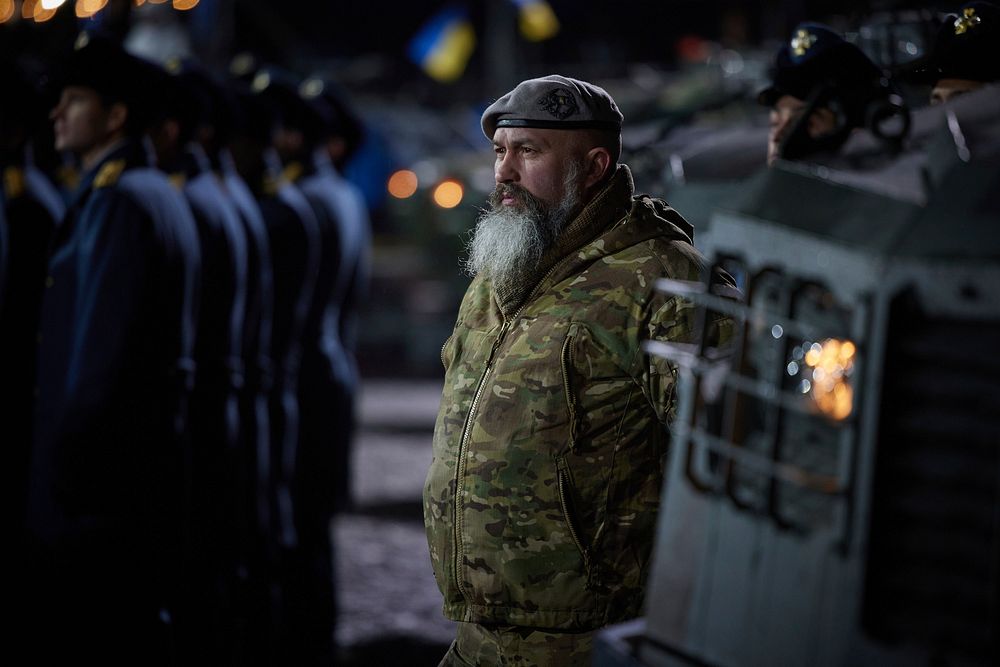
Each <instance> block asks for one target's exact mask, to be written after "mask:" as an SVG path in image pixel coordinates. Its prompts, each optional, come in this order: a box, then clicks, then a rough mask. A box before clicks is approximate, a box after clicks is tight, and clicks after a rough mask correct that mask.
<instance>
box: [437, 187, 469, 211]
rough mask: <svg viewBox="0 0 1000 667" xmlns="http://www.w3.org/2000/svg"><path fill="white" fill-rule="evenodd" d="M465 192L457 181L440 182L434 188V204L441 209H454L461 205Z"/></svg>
mask: <svg viewBox="0 0 1000 667" xmlns="http://www.w3.org/2000/svg"><path fill="white" fill-rule="evenodd" d="M464 194H465V190H464V189H463V188H462V184H461V183H459V182H458V181H452V180H447V181H442V182H441V183H440V184H439V185H438V186H437V187H436V188H434V203H435V204H437V205H438V206H440V207H441V208H455V207H456V206H458V205H459V204H461V203H462V196H463V195H464Z"/></svg>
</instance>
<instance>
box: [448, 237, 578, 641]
mask: <svg viewBox="0 0 1000 667" xmlns="http://www.w3.org/2000/svg"><path fill="white" fill-rule="evenodd" d="M570 257H572V255H571V256H570ZM568 260H569V257H567V258H566V259H564V260H562V261H559V262H556V264H555V266H553V267H552V268H551V269H549V270H548V272H546V274H545V275H544V276H542V279H541V280H539V281H538V282H537V283H536V284H535V287H534V288H533V289H532V290H531V293H530V294H529V295H528V298H527V299H525V300H524V302H523V303H522V304H521V306H520V308H518V309H517V311H515V312H514V315H513V316H512V317H509V318H504V323H503V326H501V327H500V333H499V334H497V339H496V340H495V341H493V347H492V349H491V350H490V356H489V358H488V359H487V360H486V370H484V371H483V374H482V376H481V377H480V378H479V385H478V386H477V387H476V393H475V395H474V396H473V398H472V405H471V406H469V414H468V415H467V416H466V418H465V428H464V429H463V430H462V439H461V440H460V441H459V446H458V465H457V466H455V563H454V569H455V587H456V588H457V589H458V592H459V593H461V594H462V597H463V598H465V603H466V608H465V620H466V621H471V620H472V609H471V607H470V606H469V605H471V603H472V601H471V599H470V598H469V592H468V591H467V590H466V589H465V584H464V583H463V582H462V561H463V560H464V559H465V552H464V549H463V548H462V493H463V491H464V488H465V484H464V479H465V468H466V466H465V450H466V448H467V446H468V444H469V437H470V434H471V433H472V420H473V418H474V417H475V414H476V408H477V407H478V406H479V399H480V397H481V396H482V394H483V387H485V386H486V378H487V377H488V376H489V374H490V371H491V370H492V369H493V358H494V357H495V356H496V353H497V350H498V349H499V348H500V344H501V343H502V342H503V339H504V338H505V337H506V336H507V332H508V331H509V330H510V326H511V323H513V322H516V321H517V318H518V317H520V316H521V311H523V310H524V309H525V307H527V305H528V304H529V303H531V302H532V300H533V299H534V298H535V296H536V294H537V293H538V288H539V287H541V286H542V285H544V284H545V281H547V280H548V279H549V277H550V276H552V274H553V273H555V271H556V269H558V268H559V267H560V266H562V264H563V263H564V262H566V261H568ZM446 343H447V341H446ZM441 352H442V356H443V354H444V348H443V346H442V350H441ZM571 533H572V529H571Z"/></svg>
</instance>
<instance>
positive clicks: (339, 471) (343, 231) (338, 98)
mask: <svg viewBox="0 0 1000 667" xmlns="http://www.w3.org/2000/svg"><path fill="white" fill-rule="evenodd" d="M299 94H300V95H301V96H302V97H303V98H305V99H306V100H307V101H308V102H309V103H310V105H311V106H312V107H313V108H314V109H315V110H316V113H317V115H318V116H319V117H320V118H321V119H322V121H323V122H322V125H321V127H320V130H319V140H318V142H317V144H316V146H315V148H314V150H313V153H312V156H311V162H312V167H311V169H312V173H311V174H310V175H309V177H308V178H306V179H305V181H304V183H303V190H304V191H305V192H306V194H307V195H309V193H313V197H314V198H315V199H316V200H317V201H318V202H321V205H322V207H323V208H324V209H326V210H327V211H329V215H330V217H331V219H334V220H336V222H337V231H336V234H337V236H338V238H339V245H340V257H341V262H342V264H341V266H340V268H339V271H338V283H339V284H338V288H337V297H336V298H334V299H332V300H331V302H330V304H329V307H328V308H327V309H326V311H325V317H324V321H323V324H322V331H321V336H322V341H321V344H322V346H323V348H324V349H326V350H328V352H327V353H328V354H329V355H330V357H331V358H332V359H336V358H337V356H338V351H339V363H336V364H335V365H334V366H333V375H334V377H335V378H336V380H335V381H336V383H337V384H338V385H339V386H340V387H341V390H342V400H341V401H340V402H339V404H338V405H339V407H340V412H339V413H338V414H337V415H336V417H335V424H336V428H332V429H328V430H327V431H326V433H325V435H324V436H323V437H326V438H329V437H330V435H331V434H336V435H335V440H334V441H333V442H332V443H331V442H328V443H327V445H326V446H328V447H331V448H332V453H333V457H334V458H333V463H332V465H331V467H330V472H331V473H332V475H333V484H332V489H330V491H331V492H332V493H333V494H334V495H333V498H332V507H333V508H340V509H347V508H350V506H351V503H352V492H351V483H352V478H351V474H350V471H351V464H352V463H351V442H352V440H353V436H354V421H355V414H354V412H355V405H356V401H357V393H358V389H359V382H360V376H359V374H358V364H357V358H356V351H357V345H358V335H359V318H360V312H361V307H362V304H363V303H364V301H365V299H366V298H367V296H368V283H369V279H370V273H371V266H370V263H371V258H370V255H371V225H370V222H369V217H368V206H367V204H366V202H365V198H364V195H363V194H362V192H361V190H360V189H359V188H358V187H357V186H355V185H354V184H353V183H351V181H349V180H347V179H346V178H344V177H343V176H342V175H341V171H342V170H343V169H344V168H345V167H346V166H347V165H348V163H349V162H350V160H351V158H353V157H354V155H355V153H356V152H357V150H358V147H359V145H360V143H361V141H362V138H363V137H362V134H363V130H362V127H361V123H360V121H359V120H358V118H357V116H356V115H355V113H354V111H353V110H352V109H351V107H350V105H349V104H348V103H347V100H346V98H345V96H344V94H343V93H342V92H339V91H338V90H337V88H336V85H335V84H334V83H332V82H330V81H325V80H323V79H322V78H320V77H310V78H308V79H306V80H305V81H303V82H302V84H301V85H300V86H299Z"/></svg>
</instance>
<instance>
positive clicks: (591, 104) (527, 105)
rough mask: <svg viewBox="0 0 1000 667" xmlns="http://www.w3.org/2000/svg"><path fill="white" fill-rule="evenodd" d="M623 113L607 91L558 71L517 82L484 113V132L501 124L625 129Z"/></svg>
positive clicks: (491, 133)
mask: <svg viewBox="0 0 1000 667" xmlns="http://www.w3.org/2000/svg"><path fill="white" fill-rule="evenodd" d="M622 120H623V117H622V113H621V111H619V110H618V105H617V104H615V101H614V100H613V99H611V96H610V95H608V93H607V91H605V90H604V89H603V88H601V87H599V86H595V85H594V84H592V83H587V82H586V81H579V80H577V79H571V78H569V77H565V76H559V75H558V74H551V75H549V76H544V77H542V78H540V79H529V80H527V81H522V82H521V83H519V84H517V87H515V88H514V90H512V91H510V92H509V93H507V94H506V95H504V96H503V97H501V98H500V99H498V100H497V101H496V102H494V103H493V104H491V105H490V106H489V107H487V109H486V111H484V112H483V118H482V126H483V133H484V134H485V135H486V138H487V139H490V140H492V139H493V134H494V133H495V132H496V130H497V128H499V127H541V128H550V129H558V130H586V129H594V130H610V131H621V127H622Z"/></svg>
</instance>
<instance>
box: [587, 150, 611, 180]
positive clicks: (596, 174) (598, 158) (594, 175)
mask: <svg viewBox="0 0 1000 667" xmlns="http://www.w3.org/2000/svg"><path fill="white" fill-rule="evenodd" d="M584 163H585V164H586V165H587V177H586V178H585V179H584V181H583V187H584V188H590V187H592V186H594V185H596V184H598V183H600V182H601V181H602V180H603V179H604V176H605V175H606V174H607V173H608V169H610V168H611V153H609V152H608V149H607V148H603V147H601V146H595V147H594V148H591V149H590V150H589V151H587V156H586V158H584Z"/></svg>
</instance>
